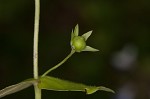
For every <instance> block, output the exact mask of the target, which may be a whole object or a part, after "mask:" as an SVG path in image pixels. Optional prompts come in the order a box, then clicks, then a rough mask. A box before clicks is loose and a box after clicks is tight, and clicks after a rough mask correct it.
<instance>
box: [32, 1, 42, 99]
mask: <svg viewBox="0 0 150 99" xmlns="http://www.w3.org/2000/svg"><path fill="white" fill-rule="evenodd" d="M39 20H40V0H35V18H34V45H33V75H34V78H35V79H38V35H39ZM34 90H35V99H41V89H39V88H38V86H37V84H35V85H34Z"/></svg>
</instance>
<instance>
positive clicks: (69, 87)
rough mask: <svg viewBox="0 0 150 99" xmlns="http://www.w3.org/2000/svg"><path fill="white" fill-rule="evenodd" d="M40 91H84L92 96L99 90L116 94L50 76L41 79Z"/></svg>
mask: <svg viewBox="0 0 150 99" xmlns="http://www.w3.org/2000/svg"><path fill="white" fill-rule="evenodd" d="M38 87H39V88H40V89H46V90H53V91H82V92H86V93H87V94H92V93H94V92H96V91H98V90H103V91H108V92H112V93H114V91H113V90H111V89H109V88H106V87H100V86H99V87H96V86H87V85H84V84H81V83H74V82H71V81H67V80H62V79H58V78H54V77H50V76H44V77H41V78H40V83H39V84H38Z"/></svg>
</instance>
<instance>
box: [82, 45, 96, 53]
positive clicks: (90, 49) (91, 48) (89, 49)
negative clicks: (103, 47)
mask: <svg viewBox="0 0 150 99" xmlns="http://www.w3.org/2000/svg"><path fill="white" fill-rule="evenodd" d="M83 51H91V52H96V51H99V50H98V49H95V48H93V47H90V46H86V47H85V49H84V50H83Z"/></svg>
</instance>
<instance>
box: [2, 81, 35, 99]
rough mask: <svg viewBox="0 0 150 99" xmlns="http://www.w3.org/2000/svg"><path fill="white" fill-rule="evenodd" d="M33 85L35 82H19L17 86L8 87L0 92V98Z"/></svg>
mask: <svg viewBox="0 0 150 99" xmlns="http://www.w3.org/2000/svg"><path fill="white" fill-rule="evenodd" d="M34 83H37V80H35V79H28V80H25V81H23V82H20V83H18V84H15V85H11V86H8V87H6V88H4V89H2V90H0V98H2V97H4V96H7V95H9V94H13V93H15V92H18V91H21V90H23V89H25V88H28V87H30V86H31V85H33V84H34Z"/></svg>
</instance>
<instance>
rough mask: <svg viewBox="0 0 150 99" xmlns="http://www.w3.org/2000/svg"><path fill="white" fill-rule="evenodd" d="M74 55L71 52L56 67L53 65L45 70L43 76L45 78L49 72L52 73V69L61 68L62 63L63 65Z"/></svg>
mask: <svg viewBox="0 0 150 99" xmlns="http://www.w3.org/2000/svg"><path fill="white" fill-rule="evenodd" d="M74 53H75V50H71V52H70V54H69V55H68V56H67V57H66V58H65V59H64V60H62V61H61V62H60V63H58V64H57V65H55V66H54V67H52V68H50V69H49V70H47V71H46V72H45V73H44V74H43V75H42V77H43V76H46V75H47V74H48V73H50V72H51V71H53V70H54V69H56V68H58V67H59V66H61V65H62V64H63V63H65V62H66V61H67V60H68V59H69V58H70V57H71V56H72V55H73V54H74Z"/></svg>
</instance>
